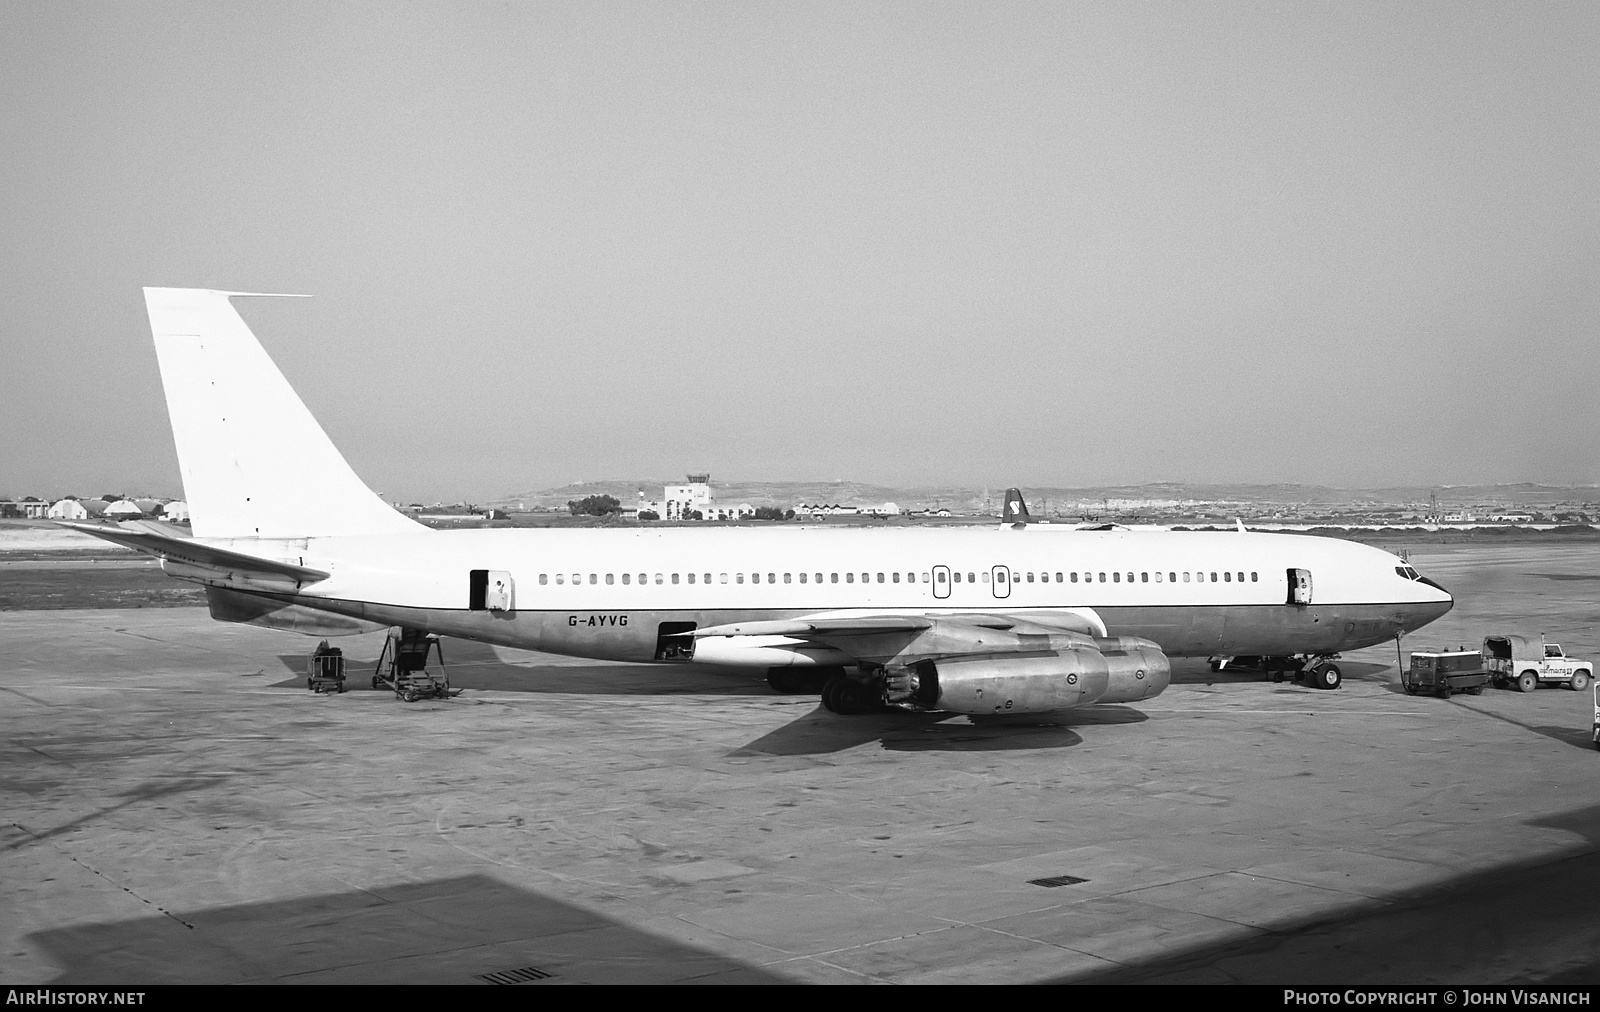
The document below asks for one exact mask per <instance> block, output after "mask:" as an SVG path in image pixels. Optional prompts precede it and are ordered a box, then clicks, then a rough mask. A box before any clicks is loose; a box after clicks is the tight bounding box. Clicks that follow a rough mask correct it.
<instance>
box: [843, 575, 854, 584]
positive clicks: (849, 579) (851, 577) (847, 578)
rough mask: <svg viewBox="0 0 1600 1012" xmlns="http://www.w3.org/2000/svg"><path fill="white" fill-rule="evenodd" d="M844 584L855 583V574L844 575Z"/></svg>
mask: <svg viewBox="0 0 1600 1012" xmlns="http://www.w3.org/2000/svg"><path fill="white" fill-rule="evenodd" d="M844 582H845V583H855V582H856V574H854V573H846V574H844Z"/></svg>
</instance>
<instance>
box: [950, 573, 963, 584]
mask: <svg viewBox="0 0 1600 1012" xmlns="http://www.w3.org/2000/svg"><path fill="white" fill-rule="evenodd" d="M950 581H951V582H952V583H960V582H961V574H960V573H951V574H950Z"/></svg>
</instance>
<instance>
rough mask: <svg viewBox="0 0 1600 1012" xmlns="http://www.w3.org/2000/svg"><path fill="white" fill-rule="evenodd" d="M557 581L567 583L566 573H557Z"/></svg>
mask: <svg viewBox="0 0 1600 1012" xmlns="http://www.w3.org/2000/svg"><path fill="white" fill-rule="evenodd" d="M556 582H557V583H566V582H567V578H566V575H565V574H563V573H557V574H556Z"/></svg>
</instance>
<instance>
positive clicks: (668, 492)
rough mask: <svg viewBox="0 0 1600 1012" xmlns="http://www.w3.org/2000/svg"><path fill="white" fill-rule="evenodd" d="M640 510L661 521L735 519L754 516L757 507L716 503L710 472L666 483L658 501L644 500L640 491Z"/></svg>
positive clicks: (743, 504) (745, 504) (747, 504)
mask: <svg viewBox="0 0 1600 1012" xmlns="http://www.w3.org/2000/svg"><path fill="white" fill-rule="evenodd" d="M638 511H639V512H640V513H654V514H655V515H656V516H657V517H659V518H661V519H662V520H694V519H696V517H695V514H696V513H699V514H700V516H699V518H698V519H701V520H737V519H739V518H740V517H748V516H754V515H755V512H756V508H755V507H754V506H751V505H750V504H749V503H744V502H742V503H740V504H739V505H737V506H718V505H717V502H716V497H715V496H714V495H713V494H712V492H711V475H709V474H691V475H687V476H686V477H685V481H684V483H683V484H682V485H667V486H665V487H664V488H663V489H662V490H661V499H660V501H646V500H645V497H644V493H643V492H640V493H639V506H638Z"/></svg>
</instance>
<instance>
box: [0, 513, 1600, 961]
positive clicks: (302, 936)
mask: <svg viewBox="0 0 1600 1012" xmlns="http://www.w3.org/2000/svg"><path fill="white" fill-rule="evenodd" d="M1412 561H1413V562H1414V563H1415V564H1416V565H1417V567H1418V568H1419V569H1420V570H1421V571H1422V572H1423V573H1424V574H1426V575H1428V576H1431V577H1433V578H1435V579H1437V580H1438V581H1439V582H1441V583H1442V584H1443V585H1444V586H1446V587H1447V588H1449V589H1450V590H1451V591H1452V592H1453V593H1455V594H1456V596H1457V601H1458V604H1457V607H1456V609H1455V611H1453V612H1451V613H1450V614H1449V615H1447V616H1446V617H1445V618H1444V619H1442V620H1441V621H1440V622H1438V623H1435V625H1434V626H1432V627H1429V628H1427V629H1424V630H1422V631H1421V632H1420V633H1418V634H1417V635H1415V636H1414V637H1412V638H1410V639H1408V641H1407V642H1406V644H1405V648H1406V650H1407V651H1409V650H1410V649H1412V648H1413V647H1418V648H1420V647H1423V646H1427V645H1439V644H1444V643H1448V644H1449V645H1455V644H1456V643H1458V642H1459V643H1465V644H1475V643H1477V642H1480V641H1481V639H1482V637H1483V636H1484V635H1486V634H1488V633H1492V632H1531V633H1533V634H1538V633H1540V632H1547V633H1549V634H1550V636H1551V638H1552V639H1553V640H1559V641H1560V642H1562V643H1563V645H1564V646H1565V647H1566V648H1567V651H1568V653H1569V654H1573V655H1578V656H1586V657H1594V656H1595V655H1596V654H1597V653H1600V650H1597V647H1600V603H1597V597H1596V594H1595V591H1596V589H1597V584H1596V582H1595V581H1597V580H1600V549H1597V548H1592V547H1588V546H1570V545H1567V546H1560V547H1555V548H1551V547H1527V546H1520V547H1519V546H1509V547H1497V548H1492V549H1477V548H1472V547H1463V548H1459V549H1454V550H1448V551H1440V552H1438V553H1436V554H1432V555H1429V554H1424V553H1422V552H1420V551H1419V552H1417V553H1414V554H1413V556H1412ZM0 643H3V644H4V646H5V664H4V666H3V669H0V771H3V777H0V806H3V815H0V984H42V983H74V984H96V983H108V984H133V983H162V982H215V983H224V982H317V983H333V982H353V983H360V982H383V983H399V982H430V983H475V982H482V981H484V980H485V978H486V975H490V974H496V973H509V972H515V971H522V972H521V973H520V974H517V975H516V976H517V977H518V978H519V979H529V978H537V979H538V980H539V981H540V982H541V983H543V984H556V983H583V982H607V983H622V982H640V983H644V982H675V981H683V982H696V983H700V982H773V983H780V982H830V983H857V982H903V983H933V982H944V981H952V982H1025V981H1064V982H1109V981H1127V982H1134V981H1163V982H1180V981H1183V982H1203V981H1215V982H1230V981H1245V982H1272V983H1291V982H1292V983H1302V984H1315V983H1344V984H1354V983H1364V982H1374V983H1434V982H1440V983H1454V984H1464V983H1488V982H1517V981H1526V982H1538V981H1545V982H1566V983H1581V982H1596V981H1600V962H1597V960H1600V917H1597V916H1595V911H1596V910H1597V909H1600V864H1597V863H1596V860H1597V859H1596V856H1595V855H1596V851H1597V850H1600V792H1597V791H1596V784H1597V782H1600V752H1597V751H1595V750H1594V749H1593V748H1592V746H1591V745H1590V743H1589V729H1590V723H1591V714H1592V701H1591V697H1590V694H1589V693H1581V694H1580V693H1574V692H1570V691H1568V690H1566V689H1563V688H1554V687H1546V688H1542V689H1540V690H1539V691H1537V692H1534V693H1530V694H1523V693H1517V692H1506V691H1499V690H1493V689H1491V690H1489V691H1487V692H1486V693H1485V694H1484V695H1482V696H1456V697H1453V698H1451V699H1450V700H1440V699H1436V698H1425V697H1417V698H1413V697H1409V696H1406V695H1404V694H1403V693H1401V692H1400V690H1399V688H1398V685H1397V678H1396V668H1395V650H1394V647H1393V645H1390V646H1388V647H1378V648H1374V649H1371V650H1366V651H1362V652H1360V653H1359V654H1352V655H1347V656H1346V659H1345V661H1344V662H1343V664H1342V666H1343V668H1344V672H1345V683H1344V686H1343V688H1341V689H1339V690H1337V691H1333V692H1319V691H1315V690H1312V689H1308V688H1303V687H1301V686H1299V685H1297V684H1294V683H1284V684H1274V683H1272V682H1269V681H1266V680H1263V679H1261V678H1260V677H1259V676H1250V675H1230V674H1226V673H1225V674H1221V675H1213V674H1212V673H1211V672H1209V671H1208V670H1207V669H1206V667H1205V665H1204V664H1203V663H1200V662H1193V661H1187V662H1179V663H1178V664H1177V665H1176V668H1177V678H1176V680H1175V684H1174V685H1173V687H1172V688H1171V689H1169V690H1168V691H1167V692H1166V693H1165V694H1164V695H1162V696H1161V697H1159V698H1157V699H1155V700H1151V701H1149V702H1147V703H1142V704H1138V705H1134V706H1106V707H1093V708H1089V709H1087V710H1084V711H1079V712H1074V713H1070V714H1066V715H1063V716H1061V717H1060V718H1058V719H1055V720H1051V721H1039V720H1034V721H1031V722H1018V721H1010V722H1000V721H996V722H974V721H973V720H971V719H969V718H965V717H959V716H947V715H938V714H929V715H906V714H887V715H874V716H862V717H840V716H837V715H834V714H831V713H828V712H827V711H825V710H822V709H820V708H819V706H818V704H817V701H816V699H815V697H809V696H798V697H796V696H778V695H774V694H773V693H772V692H771V691H770V690H768V689H767V687H766V686H765V684H764V683H762V682H760V681H757V680H755V679H752V678H750V677H748V676H744V675H740V674H733V673H728V672H725V671H719V670H714V669H696V668H664V667H646V666H630V665H617V664H608V663H599V662H589V661H579V660H571V659H565V658H558V657H549V656H545V655H540V654H532V653H524V652H519V651H510V650H500V649H491V648H488V647H482V646H478V645H475V644H470V643H463V642H459V641H447V642H446V644H445V655H446V661H447V662H448V665H449V672H450V676H451V678H452V681H453V682H454V684H455V685H456V686H458V687H463V688H464V689H465V691H464V692H463V693H462V694H461V695H460V696H458V697H457V698H455V699H452V700H449V701H429V702H418V703H411V704H406V703H403V702H400V701H398V700H396V699H395V698H394V696H393V694H392V693H390V692H388V691H375V690H371V689H369V688H367V675H368V673H369V672H370V670H371V665H372V663H373V662H374V660H375V659H376V657H377V654H378V651H379V648H380V646H381V639H380V638H379V637H377V636H363V637H356V638H349V639H345V640H342V641H337V643H338V645H340V646H342V647H343V648H344V649H345V652H346V655H347V656H348V657H350V658H351V664H350V667H351V679H350V682H349V684H350V686H351V689H352V691H350V692H348V693H346V694H344V695H336V696H322V695H316V694H313V693H310V692H308V691H307V690H306V688H305V680H304V676H303V672H304V665H305V657H306V655H307V653H308V652H309V649H310V648H311V647H312V646H314V645H315V644H314V642H313V641H311V640H309V639H306V638H303V637H299V636H296V635H294V634H290V633H282V632H274V631H270V630H264V629H256V628H253V627H248V626H236V625H225V624H220V623H215V622H212V621H210V619H209V618H208V617H207V615H206V613H205V611H204V610H203V609H195V608H162V609H122V610H61V611H9V612H0ZM1059 876H1067V877H1071V878H1075V879H1081V880H1082V881H1078V882H1075V883H1071V884H1064V885H1057V886H1045V885H1038V884H1033V882H1032V880H1036V879H1045V878H1052V877H1059ZM540 975H545V976H540Z"/></svg>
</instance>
